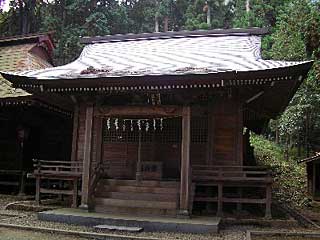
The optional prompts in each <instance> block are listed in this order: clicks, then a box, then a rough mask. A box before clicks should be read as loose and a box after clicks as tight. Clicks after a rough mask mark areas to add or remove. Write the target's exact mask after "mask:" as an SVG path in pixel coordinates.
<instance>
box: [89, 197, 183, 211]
mask: <svg viewBox="0 0 320 240" xmlns="http://www.w3.org/2000/svg"><path fill="white" fill-rule="evenodd" d="M95 204H96V205H103V206H112V207H127V208H142V209H143V208H149V209H176V208H177V203H176V202H160V201H143V200H123V199H112V198H95Z"/></svg>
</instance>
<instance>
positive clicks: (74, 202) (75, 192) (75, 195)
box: [72, 179, 78, 208]
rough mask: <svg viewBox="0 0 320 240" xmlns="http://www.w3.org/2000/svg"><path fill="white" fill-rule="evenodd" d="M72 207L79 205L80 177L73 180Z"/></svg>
mask: <svg viewBox="0 0 320 240" xmlns="http://www.w3.org/2000/svg"><path fill="white" fill-rule="evenodd" d="M72 197H73V199H72V207H73V208H77V207H78V179H74V180H73V195H72Z"/></svg>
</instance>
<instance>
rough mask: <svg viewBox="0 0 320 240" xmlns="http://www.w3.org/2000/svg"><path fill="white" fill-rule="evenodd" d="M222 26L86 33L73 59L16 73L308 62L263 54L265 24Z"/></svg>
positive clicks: (121, 72)
mask: <svg viewBox="0 0 320 240" xmlns="http://www.w3.org/2000/svg"><path fill="white" fill-rule="evenodd" d="M221 31H222V30H216V31H214V32H213V31H195V32H178V33H171V32H168V33H159V34H156V33H155V34H145V35H143V34H138V35H131V34H128V35H116V36H108V37H97V38H90V39H87V38H85V39H84V40H83V41H84V42H85V43H88V45H86V46H85V48H84V49H83V51H82V53H81V55H80V57H79V58H78V59H77V60H75V61H74V62H72V63H70V64H67V65H64V66H60V67H55V68H48V69H44V70H38V71H25V72H22V73H16V75H19V76H25V77H27V78H35V79H45V80H50V79H81V78H106V79H107V78H114V77H136V76H164V75H167V76H181V75H190V74H201V75H203V74H216V73H234V72H235V73H238V72H239V73H247V72H254V71H265V70H273V69H279V68H288V67H291V66H298V65H303V64H306V63H307V62H286V61H272V60H263V59H262V58H261V39H260V36H258V35H255V34H262V33H264V31H262V30H259V31H258V30H255V31H252V32H250V31H248V30H242V31H241V30H239V29H236V30H234V31H231V30H229V31H226V30H225V31H224V32H223V33H222V32H221ZM219 32H220V33H219ZM253 33H255V34H253ZM143 36H144V37H143Z"/></svg>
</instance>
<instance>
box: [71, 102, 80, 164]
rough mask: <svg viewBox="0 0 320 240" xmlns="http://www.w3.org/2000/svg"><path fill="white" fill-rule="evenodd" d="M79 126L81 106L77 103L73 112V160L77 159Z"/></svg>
mask: <svg viewBox="0 0 320 240" xmlns="http://www.w3.org/2000/svg"><path fill="white" fill-rule="evenodd" d="M78 128H79V106H78V105H76V106H75V108H74V113H73V130H72V149H71V151H72V152H71V161H77V150H78V147H77V146H78Z"/></svg>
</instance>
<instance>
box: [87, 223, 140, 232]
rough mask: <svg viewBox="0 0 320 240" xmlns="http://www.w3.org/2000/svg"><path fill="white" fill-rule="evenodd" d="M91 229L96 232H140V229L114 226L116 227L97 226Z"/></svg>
mask: <svg viewBox="0 0 320 240" xmlns="http://www.w3.org/2000/svg"><path fill="white" fill-rule="evenodd" d="M93 228H95V229H98V230H109V231H124V232H141V231H142V230H143V228H141V227H127V226H116V225H106V224H104V225H97V226H94V227H93Z"/></svg>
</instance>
